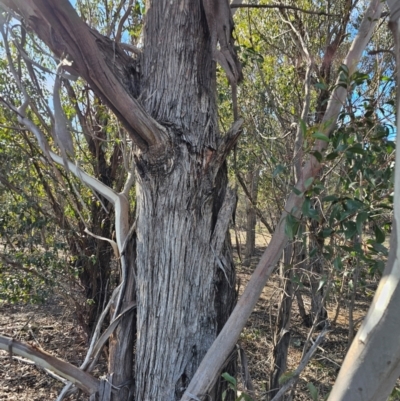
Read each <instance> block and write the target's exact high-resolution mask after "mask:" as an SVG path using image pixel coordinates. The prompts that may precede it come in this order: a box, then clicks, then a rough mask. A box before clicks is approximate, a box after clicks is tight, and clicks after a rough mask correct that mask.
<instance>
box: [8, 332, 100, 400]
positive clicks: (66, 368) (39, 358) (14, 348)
mask: <svg viewBox="0 0 400 401" xmlns="http://www.w3.org/2000/svg"><path fill="white" fill-rule="evenodd" d="M0 349H3V350H5V351H8V352H9V353H10V355H12V354H16V355H19V356H22V357H24V358H27V359H29V360H32V361H34V362H35V363H36V365H38V366H40V367H42V368H44V369H48V370H51V371H52V372H54V373H56V374H57V375H59V376H61V377H63V378H65V379H67V380H68V381H70V382H71V383H74V384H75V385H76V386H77V387H79V388H80V389H81V390H82V391H84V392H85V393H86V394H89V395H91V394H96V393H97V392H98V391H99V386H100V381H99V380H97V379H96V378H94V377H93V376H92V375H90V374H89V373H86V372H84V371H82V370H80V369H79V368H77V367H76V366H74V365H71V364H70V363H68V362H65V361H63V360H61V359H59V358H56V357H54V356H52V355H50V354H48V353H47V352H45V351H42V350H40V349H38V348H35V347H32V346H30V345H27V344H23V343H21V342H20V341H17V340H14V339H12V338H9V337H5V336H0Z"/></svg>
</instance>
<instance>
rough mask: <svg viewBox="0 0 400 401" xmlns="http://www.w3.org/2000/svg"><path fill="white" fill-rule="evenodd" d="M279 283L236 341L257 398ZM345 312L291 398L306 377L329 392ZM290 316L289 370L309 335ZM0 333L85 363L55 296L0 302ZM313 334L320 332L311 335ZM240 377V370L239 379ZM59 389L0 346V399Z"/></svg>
mask: <svg viewBox="0 0 400 401" xmlns="http://www.w3.org/2000/svg"><path fill="white" fill-rule="evenodd" d="M267 241H268V238H266V237H265V235H264V236H257V254H256V255H255V258H254V260H255V261H256V260H258V259H259V256H260V255H261V253H262V252H263V250H264V248H265V245H266V242H267ZM253 270H254V265H253V266H251V267H249V268H245V267H239V268H238V275H237V276H238V285H239V286H240V292H242V291H243V288H244V286H245V284H246V282H247V281H248V279H249V277H250V275H251V273H252V271H253ZM278 284H279V282H278V281H277V278H276V277H274V278H272V280H270V282H269V283H268V284H267V286H266V287H265V289H264V292H263V294H262V296H261V298H260V300H259V302H258V304H257V307H256V309H255V310H254V312H253V314H252V315H251V318H250V319H249V321H248V323H247V325H246V327H245V328H244V330H243V332H242V334H241V337H240V340H239V344H240V346H241V347H242V349H243V350H244V351H245V354H246V356H247V359H248V367H249V370H250V375H251V379H252V382H253V385H254V388H255V393H254V399H255V400H263V399H265V391H266V390H265V388H266V387H265V383H266V382H267V381H268V372H269V371H270V364H271V350H272V345H273V338H272V333H273V325H274V321H275V317H276V311H277V307H278V299H279V294H280V291H279V286H278ZM304 303H305V306H306V307H307V306H309V300H307V298H305V299H304ZM368 303H369V300H368V299H357V302H356V319H357V320H358V326H359V323H360V322H361V320H362V318H363V316H364V315H365V314H366V311H367V309H368ZM294 305H296V304H295V303H294ZM328 312H329V317H330V318H332V316H333V315H334V313H335V304H332V305H329V306H328ZM347 314H348V312H347V310H346V309H345V308H343V309H342V310H341V313H340V315H339V319H338V320H337V324H336V325H335V326H332V330H331V331H330V332H329V334H328V335H327V336H326V339H325V341H324V342H323V343H322V344H321V346H320V347H319V348H318V351H317V353H316V354H315V356H314V358H313V359H312V361H311V362H310V363H309V365H308V366H307V368H306V369H305V371H304V372H303V374H302V376H301V380H300V381H299V383H298V385H297V387H296V391H295V395H294V399H295V400H310V399H311V397H310V395H309V392H308V390H307V383H309V382H311V383H313V384H314V386H315V387H316V388H317V389H318V391H319V394H320V398H319V399H321V400H322V399H323V396H324V395H326V394H327V393H328V392H329V389H330V388H331V386H332V385H333V383H334V380H335V377H336V375H337V372H338V370H339V368H340V365H341V361H342V359H343V356H344V355H345V352H346V347H347V334H348V330H347V320H348V317H347ZM292 320H293V326H292V328H291V343H290V349H289V360H288V364H289V366H288V371H291V370H293V369H295V368H296V367H297V365H298V363H299V360H300V357H301V353H302V349H303V345H304V342H305V339H306V337H307V334H308V329H307V328H305V327H304V326H303V325H302V324H301V319H300V316H299V315H298V312H297V311H296V307H294V310H293V316H292ZM358 326H357V327H358ZM0 334H1V335H5V336H8V337H13V338H14V339H17V340H20V341H23V342H28V343H30V344H31V345H35V346H37V347H40V348H43V349H44V350H46V351H47V352H49V353H51V354H53V355H55V356H58V357H60V358H63V359H65V360H67V361H69V362H70V363H72V364H74V365H76V366H79V365H80V364H81V363H82V362H83V359H84V356H85V351H86V346H87V339H86V336H85V334H84V332H83V330H82V329H81V328H80V327H79V325H78V323H77V321H76V320H75V317H74V314H73V311H72V309H71V307H69V306H68V305H66V304H65V303H64V302H63V300H62V298H60V297H54V298H53V299H52V300H51V301H48V302H47V303H46V304H44V305H8V304H2V305H1V304H0ZM316 335H318V333H316V334H315V335H314V336H313V338H315V337H316ZM240 381H241V380H240V375H239V377H238V382H239V383H240ZM240 387H241V385H240V384H239V388H240ZM62 388H63V384H62V383H60V381H58V380H56V379H54V378H53V377H51V376H50V375H49V374H48V373H47V372H45V371H43V370H42V369H40V368H38V367H36V366H35V365H32V364H29V363H27V361H24V360H22V359H21V358H19V359H18V358H16V357H13V359H12V360H10V355H9V354H8V353H7V352H5V351H0V401H5V400H7V401H11V400H18V401H23V400H26V401H50V400H56V399H57V396H58V393H59V392H60V390H61V389H62ZM72 399H74V400H86V397H84V396H83V395H82V394H77V395H74V396H72V397H71V398H69V400H72Z"/></svg>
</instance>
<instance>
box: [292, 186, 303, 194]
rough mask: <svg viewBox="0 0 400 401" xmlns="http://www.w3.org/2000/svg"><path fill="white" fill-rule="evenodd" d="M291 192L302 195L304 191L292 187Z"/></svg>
mask: <svg viewBox="0 0 400 401" xmlns="http://www.w3.org/2000/svg"><path fill="white" fill-rule="evenodd" d="M292 190H293V192H294V193H295V194H296V195H297V196H303V195H304V193H303V192H301V191H300V190H299V189H297V188H296V187H293V188H292Z"/></svg>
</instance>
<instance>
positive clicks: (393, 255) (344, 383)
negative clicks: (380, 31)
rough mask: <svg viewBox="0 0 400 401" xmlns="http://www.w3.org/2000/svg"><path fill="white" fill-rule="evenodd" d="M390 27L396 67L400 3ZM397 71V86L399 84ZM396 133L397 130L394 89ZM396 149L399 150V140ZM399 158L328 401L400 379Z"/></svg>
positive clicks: (366, 400)
mask: <svg viewBox="0 0 400 401" xmlns="http://www.w3.org/2000/svg"><path fill="white" fill-rule="evenodd" d="M388 5H389V8H390V12H391V18H390V27H391V29H392V31H393V35H394V39H395V45H396V46H395V47H396V59H397V65H398V66H399V61H400V47H399V42H400V31H399V18H400V2H399V1H398V0H388ZM399 76H400V74H399V67H398V72H397V82H398V83H399V82H400V80H399ZM397 93H398V94H397V133H399V129H400V119H399V113H400V104H399V97H400V96H399V95H400V93H399V87H398V88H397ZM396 148H397V149H400V136H399V135H398V134H397V139H396ZM399 230H400V153H399V152H396V167H395V190H394V218H393V230H392V235H391V239H390V253H389V258H388V262H387V264H386V268H385V271H384V274H383V277H382V279H381V282H380V283H379V287H378V290H377V292H376V294H375V297H374V300H373V302H372V305H371V307H370V309H369V311H368V314H367V316H366V318H365V319H364V322H363V324H362V326H361V328H360V330H359V331H358V333H357V335H356V337H355V338H354V341H353V343H352V344H351V347H350V349H349V352H348V353H347V356H346V358H345V360H344V362H343V365H342V368H341V369H340V372H339V376H338V378H337V380H336V383H335V385H334V387H333V389H332V392H331V395H330V397H329V399H328V400H329V401H385V400H387V398H388V397H389V395H390V393H391V391H392V389H393V387H394V385H395V382H396V380H397V379H398V377H399V376H400V341H399V329H400V313H399V310H400V248H399V246H398V238H399Z"/></svg>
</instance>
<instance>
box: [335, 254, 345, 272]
mask: <svg viewBox="0 0 400 401" xmlns="http://www.w3.org/2000/svg"><path fill="white" fill-rule="evenodd" d="M333 267H334V268H335V269H336V270H339V271H341V270H342V269H343V263H342V259H341V258H340V256H336V258H335V259H334V260H333Z"/></svg>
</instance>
